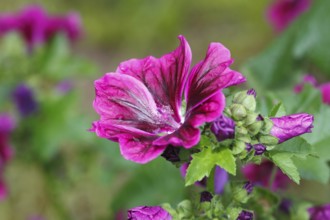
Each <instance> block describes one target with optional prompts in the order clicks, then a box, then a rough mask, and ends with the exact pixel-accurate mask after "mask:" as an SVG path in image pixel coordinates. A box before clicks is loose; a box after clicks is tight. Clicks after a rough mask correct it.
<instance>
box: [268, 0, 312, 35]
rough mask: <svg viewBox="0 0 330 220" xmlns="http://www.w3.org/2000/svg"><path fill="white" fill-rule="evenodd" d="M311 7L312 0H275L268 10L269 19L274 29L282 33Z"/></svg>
mask: <svg viewBox="0 0 330 220" xmlns="http://www.w3.org/2000/svg"><path fill="white" fill-rule="evenodd" d="M310 5H311V0H274V2H273V4H271V5H270V7H269V8H268V11H267V18H268V20H269V22H270V23H271V24H272V25H273V27H274V29H275V30H276V31H277V32H281V31H283V30H284V29H285V28H286V27H287V26H288V25H289V24H290V23H291V22H293V21H294V20H295V19H296V18H297V17H298V16H299V15H301V14H302V13H303V12H305V11H306V10H308V9H309V7H310Z"/></svg>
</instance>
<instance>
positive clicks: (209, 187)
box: [206, 167, 215, 194]
mask: <svg viewBox="0 0 330 220" xmlns="http://www.w3.org/2000/svg"><path fill="white" fill-rule="evenodd" d="M214 173H215V167H213V169H212V170H211V173H210V175H209V177H208V178H207V183H206V189H207V191H209V192H210V193H212V194H214Z"/></svg>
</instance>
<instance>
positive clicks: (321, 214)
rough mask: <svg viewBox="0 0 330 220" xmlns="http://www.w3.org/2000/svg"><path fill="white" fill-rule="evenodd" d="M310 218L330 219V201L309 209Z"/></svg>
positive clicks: (316, 219) (317, 219)
mask: <svg viewBox="0 0 330 220" xmlns="http://www.w3.org/2000/svg"><path fill="white" fill-rule="evenodd" d="M308 212H309V215H310V220H327V219H330V203H329V204H326V205H322V206H314V207H311V208H309V209H308Z"/></svg>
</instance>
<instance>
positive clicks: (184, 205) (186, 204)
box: [177, 200, 192, 218]
mask: <svg viewBox="0 0 330 220" xmlns="http://www.w3.org/2000/svg"><path fill="white" fill-rule="evenodd" d="M177 210H178V212H179V216H180V217H181V218H183V217H190V216H191V215H192V204H191V201H189V200H184V201H182V202H180V203H179V204H178V208H177Z"/></svg>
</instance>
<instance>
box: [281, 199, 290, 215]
mask: <svg viewBox="0 0 330 220" xmlns="http://www.w3.org/2000/svg"><path fill="white" fill-rule="evenodd" d="M291 207H292V201H291V200H290V199H285V198H284V199H282V201H281V203H280V205H279V210H281V211H282V212H284V213H286V214H289V213H290V209H291Z"/></svg>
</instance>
